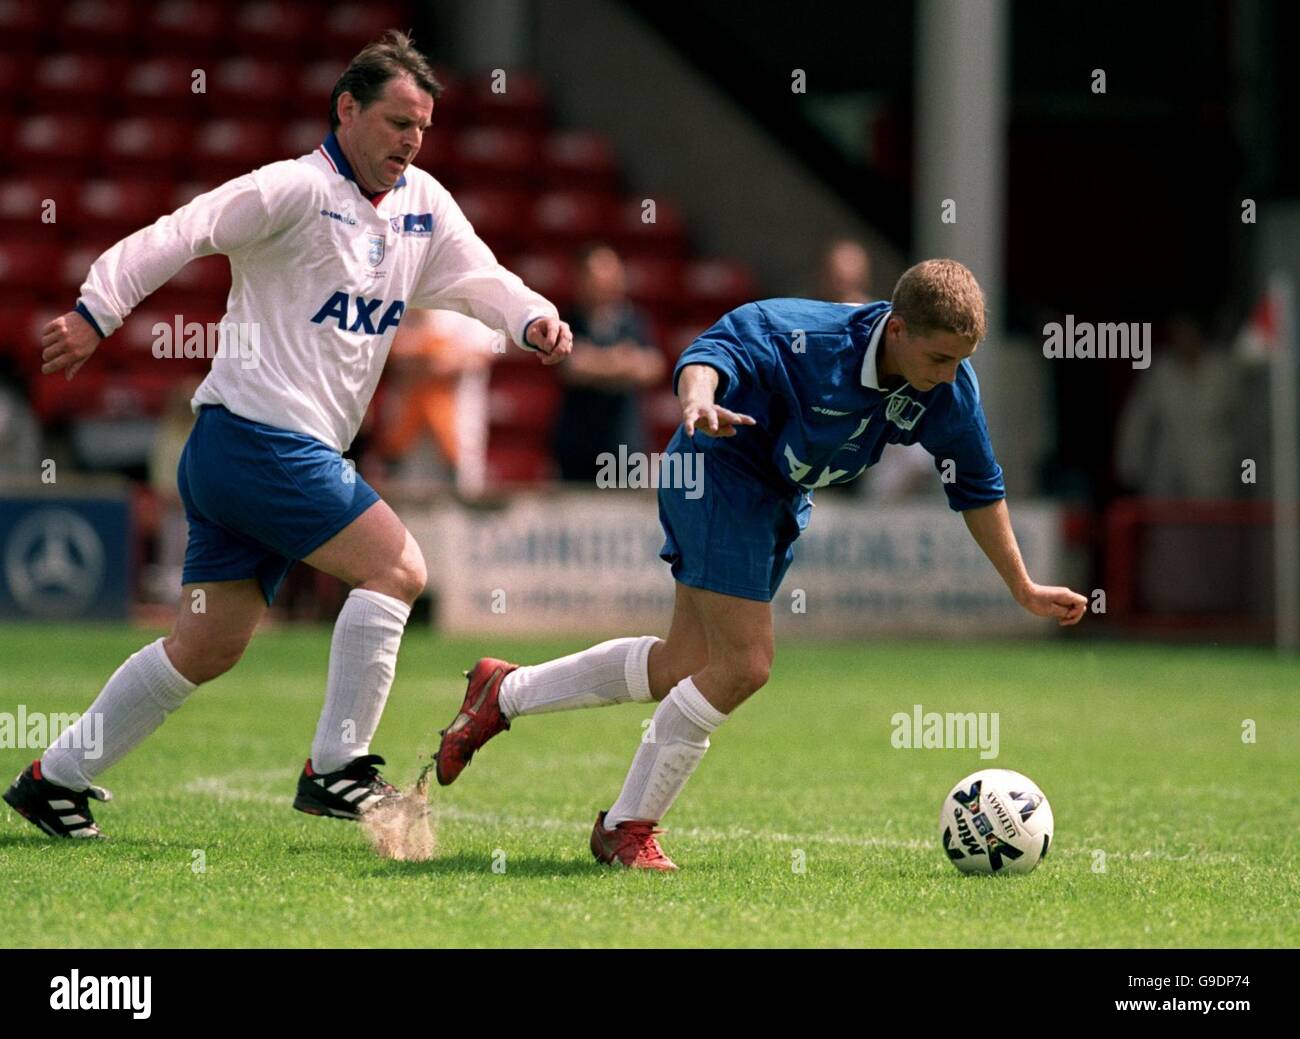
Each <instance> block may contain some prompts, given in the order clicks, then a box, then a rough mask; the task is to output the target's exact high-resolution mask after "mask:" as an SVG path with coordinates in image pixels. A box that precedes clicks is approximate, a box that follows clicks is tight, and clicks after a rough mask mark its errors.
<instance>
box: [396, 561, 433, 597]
mask: <svg viewBox="0 0 1300 1039" xmlns="http://www.w3.org/2000/svg"><path fill="white" fill-rule="evenodd" d="M392 581H393V588H394V591H393V593H392V594H393V595H394V596H395V597H396V598H398V599H401V600H402V602H404V603H406V604H407V605H408V606H409V605H411V604H412V603H414V602H415V600H416V599H418V598H419V597H420V596H421V595H422V594H424V586H425V585H426V584H428V583H429V570H428V567H426V566H425V563H424V556H423V554H421V553H420V551H419V550H418V549H417V550H416V552H415V553H414V554H413V555H406V556H403V557H402V561H401V563H399V564H398V566H397V567H396V568H395V569H394V571H393V574H392Z"/></svg>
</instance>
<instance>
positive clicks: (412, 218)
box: [388, 213, 433, 235]
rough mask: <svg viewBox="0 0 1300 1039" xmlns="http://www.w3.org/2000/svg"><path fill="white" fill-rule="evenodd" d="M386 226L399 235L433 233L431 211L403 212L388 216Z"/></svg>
mask: <svg viewBox="0 0 1300 1039" xmlns="http://www.w3.org/2000/svg"><path fill="white" fill-rule="evenodd" d="M388 226H389V227H391V228H392V229H393V231H394V232H395V233H397V234H400V235H431V234H433V214H432V213H403V214H402V215H401V216H393V217H389V218H388Z"/></svg>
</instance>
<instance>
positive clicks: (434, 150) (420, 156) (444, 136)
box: [414, 116, 463, 184]
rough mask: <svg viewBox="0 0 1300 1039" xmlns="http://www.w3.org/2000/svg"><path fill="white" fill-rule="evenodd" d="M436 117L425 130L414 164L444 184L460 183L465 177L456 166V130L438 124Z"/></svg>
mask: <svg viewBox="0 0 1300 1039" xmlns="http://www.w3.org/2000/svg"><path fill="white" fill-rule="evenodd" d="M434 119H435V122H434V124H433V126H431V127H429V129H427V130H425V131H424V139H423V140H422V141H421V142H420V150H419V151H418V152H417V153H416V156H415V162H414V165H416V166H417V167H419V168H420V169H422V170H424V171H425V172H426V173H429V174H432V175H433V176H435V177H437V178H438V180H440V181H441V182H442V183H443V184H453V183H460V182H461V181H462V180H463V178H462V177H461V175H460V172H459V170H458V168H457V166H456V154H457V148H456V136H457V134H456V131H455V130H454V129H452V128H451V127H449V126H440V125H438V123H437V121H436V119H437V117H436V116H435V117H434Z"/></svg>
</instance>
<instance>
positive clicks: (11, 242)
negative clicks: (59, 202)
mask: <svg viewBox="0 0 1300 1039" xmlns="http://www.w3.org/2000/svg"><path fill="white" fill-rule="evenodd" d="M62 258H63V248H62V246H61V245H60V244H59V243H58V242H57V241H56V240H55V239H54V237H53V235H50V236H47V237H46V238H39V237H36V236H31V235H27V236H24V237H22V238H5V239H0V285H3V286H4V287H5V289H6V290H9V289H14V288H23V289H31V290H32V291H34V292H39V293H46V292H57V291H58V290H59V271H60V266H61V264H60V261H61V260H62Z"/></svg>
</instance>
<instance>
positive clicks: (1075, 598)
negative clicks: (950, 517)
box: [962, 498, 1088, 627]
mask: <svg viewBox="0 0 1300 1039" xmlns="http://www.w3.org/2000/svg"><path fill="white" fill-rule="evenodd" d="M962 518H963V519H965V520H966V528H967V529H968V530H969V531H970V532H971V537H973V538H974V539H975V543H976V544H978V545H979V547H980V549H981V550H982V551H983V552H984V554H985V555H986V556H988V559H989V562H990V563H992V564H993V568H994V569H995V570H997V572H998V573H999V574H1000V575H1001V576H1002V580H1004V581H1005V582H1006V584H1007V588H1008V589H1010V591H1011V595H1012V596H1013V597H1014V598H1015V600H1016V602H1018V603H1020V605H1021V606H1023V607H1024V608H1025V609H1026V610H1028V611H1029V612H1030V613H1032V614H1034V615H1035V616H1037V617H1055V618H1056V619H1057V622H1058V623H1059V624H1061V625H1062V626H1063V627H1064V626H1065V625H1068V624H1078V623H1079V620H1080V619H1081V618H1082V617H1083V611H1084V609H1085V607H1086V606H1087V604H1088V600H1087V599H1085V598H1084V597H1083V596H1082V595H1080V594H1079V593H1078V592H1072V591H1070V589H1069V588H1063V587H1059V586H1049V585H1041V584H1034V582H1033V581H1032V580H1030V577H1029V572H1028V571H1027V570H1026V569H1025V561H1024V559H1023V558H1021V555H1020V546H1019V545H1018V544H1016V535H1015V532H1014V531H1013V530H1012V529H1011V512H1010V510H1009V509H1008V508H1007V503H1006V499H1005V498H1004V499H1003V500H1002V501H997V502H994V503H993V504H992V505H985V506H984V507H982V508H978V509H967V510H966V511H965V512H963V513H962Z"/></svg>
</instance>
